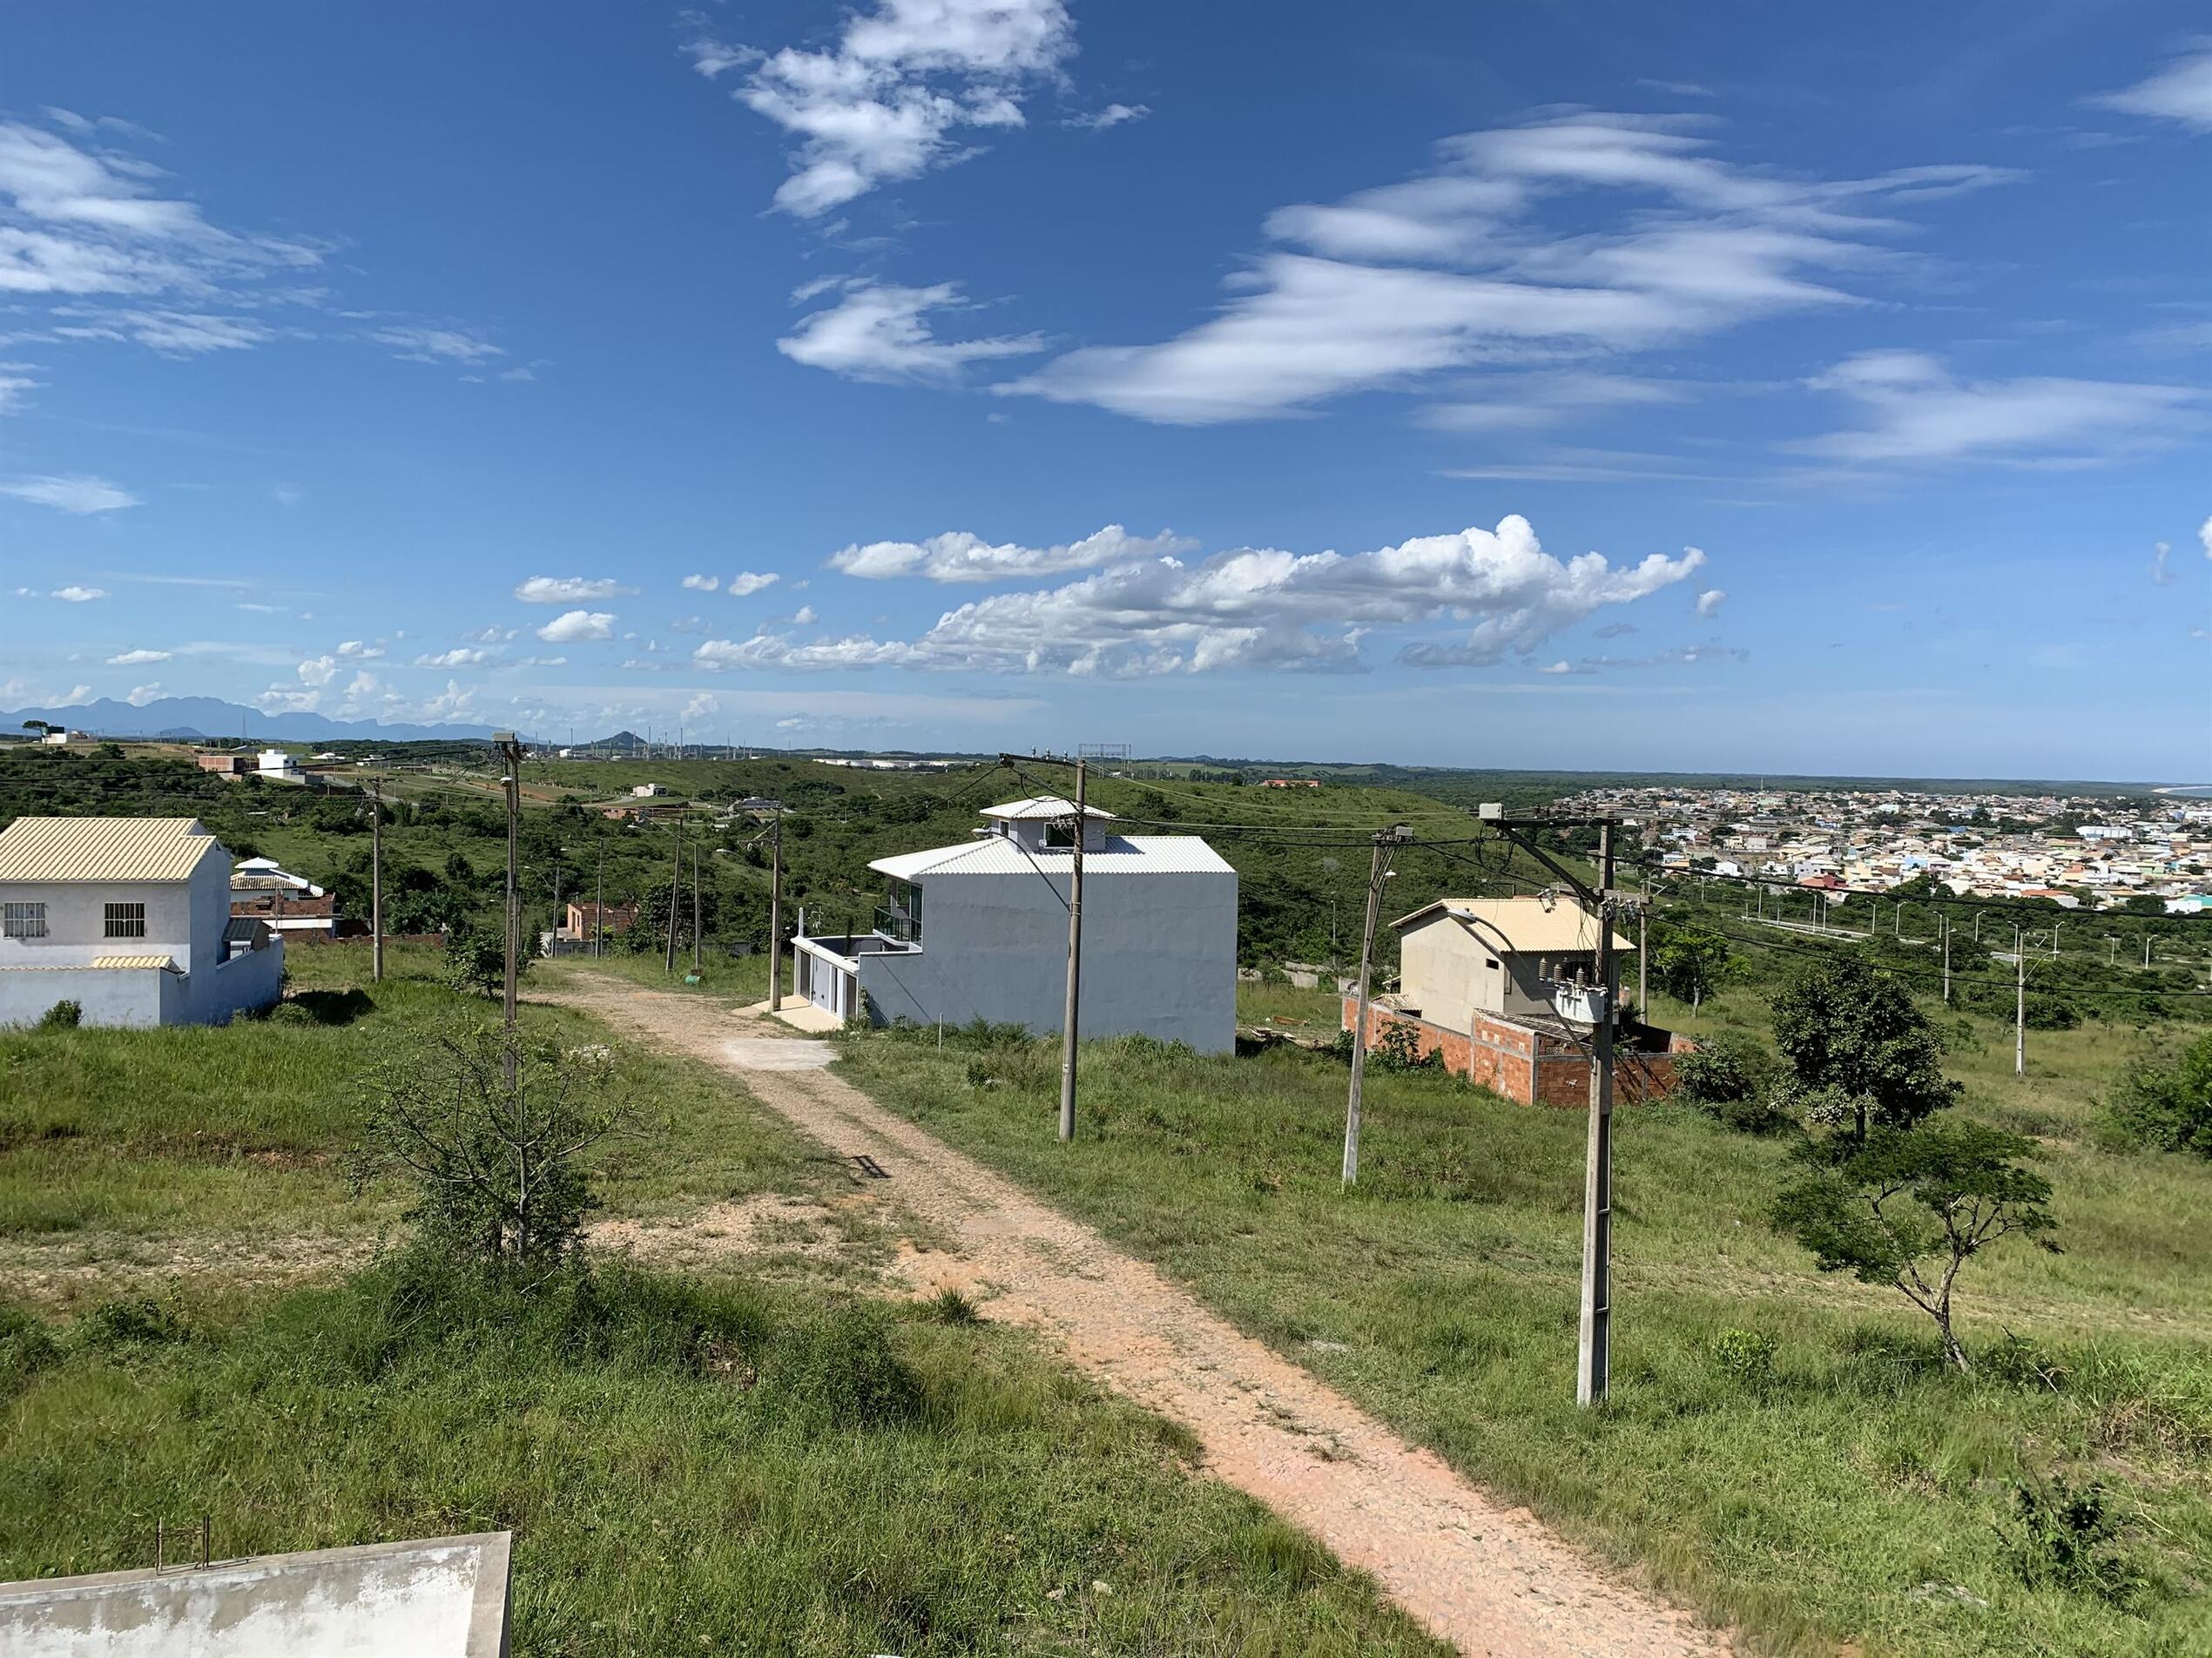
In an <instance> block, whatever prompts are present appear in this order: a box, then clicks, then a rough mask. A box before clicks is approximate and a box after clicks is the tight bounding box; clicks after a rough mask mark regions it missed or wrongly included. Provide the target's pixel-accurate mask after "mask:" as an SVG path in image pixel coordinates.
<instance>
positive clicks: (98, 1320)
mask: <svg viewBox="0 0 2212 1658" xmlns="http://www.w3.org/2000/svg"><path fill="white" fill-rule="evenodd" d="M191 1337H192V1331H191V1330H190V1329H188V1328H187V1327H186V1326H185V1321H184V1320H183V1319H182V1318H179V1317H178V1316H177V1311H176V1309H175V1308H173V1307H169V1306H165V1305H164V1304H162V1303H160V1302H158V1301H155V1300H152V1298H150V1297H143V1296H142V1297H132V1298H125V1299H124V1300H120V1301H105V1302H102V1303H101V1304H99V1305H98V1306H97V1307H95V1308H93V1309H92V1311H90V1312H88V1313H86V1314H85V1315H84V1319H83V1320H82V1322H81V1323H80V1324H78V1338H79V1339H81V1340H82V1341H83V1342H84V1345H86V1346H88V1347H152V1346H164V1345H168V1344H169V1343H172V1342H179V1341H186V1340H189V1339H190V1338H191Z"/></svg>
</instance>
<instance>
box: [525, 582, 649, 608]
mask: <svg viewBox="0 0 2212 1658" xmlns="http://www.w3.org/2000/svg"><path fill="white" fill-rule="evenodd" d="M636 591H637V589H636V588H634V587H624V586H623V584H622V583H619V582H616V581H611V580H606V579H597V578H592V577H587V576H531V577H530V578H529V580H528V581H526V582H524V583H522V584H521V585H519V586H517V587H516V590H515V596H516V598H518V599H520V600H522V602H523V603H525V604H578V603H583V601H584V600H586V599H611V598H616V597H618V596H621V595H623V594H624V593H635V592H636Z"/></svg>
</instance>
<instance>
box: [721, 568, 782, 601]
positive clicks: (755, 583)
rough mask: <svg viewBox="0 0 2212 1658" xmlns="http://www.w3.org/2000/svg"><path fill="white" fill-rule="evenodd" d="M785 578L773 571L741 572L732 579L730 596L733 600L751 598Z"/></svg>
mask: <svg viewBox="0 0 2212 1658" xmlns="http://www.w3.org/2000/svg"><path fill="white" fill-rule="evenodd" d="M781 580H783V577H782V576H779V575H777V574H776V572H775V571H773V570H739V571H738V573H737V574H736V575H735V576H732V577H731V578H730V596H731V597H732V598H733V599H745V598H751V597H752V596H753V595H754V594H755V593H758V592H759V591H760V590H762V589H763V588H767V587H773V586H774V585H775V584H776V583H778V582H780V581H781Z"/></svg>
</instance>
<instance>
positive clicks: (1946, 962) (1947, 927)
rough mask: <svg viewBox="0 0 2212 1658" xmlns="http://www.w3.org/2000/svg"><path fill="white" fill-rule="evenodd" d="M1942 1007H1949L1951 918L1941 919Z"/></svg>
mask: <svg viewBox="0 0 2212 1658" xmlns="http://www.w3.org/2000/svg"><path fill="white" fill-rule="evenodd" d="M1943 1005H1944V1006H1945V1007H1946V1008H1948V1007H1949V1006H1950V1005H1951V917H1950V915H1949V914H1948V913H1946V914H1945V916H1944V917H1943Z"/></svg>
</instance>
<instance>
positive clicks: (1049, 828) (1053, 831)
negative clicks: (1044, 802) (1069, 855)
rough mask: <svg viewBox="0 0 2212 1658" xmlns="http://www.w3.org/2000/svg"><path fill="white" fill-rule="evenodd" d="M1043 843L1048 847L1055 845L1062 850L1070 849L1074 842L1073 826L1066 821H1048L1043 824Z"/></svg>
mask: <svg viewBox="0 0 2212 1658" xmlns="http://www.w3.org/2000/svg"><path fill="white" fill-rule="evenodd" d="M1044 844H1045V846H1046V847H1047V848H1048V849H1050V848H1055V847H1057V848H1060V849H1062V850H1068V849H1071V848H1072V847H1073V846H1075V844H1076V836H1075V826H1074V825H1073V824H1066V823H1048V824H1047V825H1045V826H1044Z"/></svg>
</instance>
